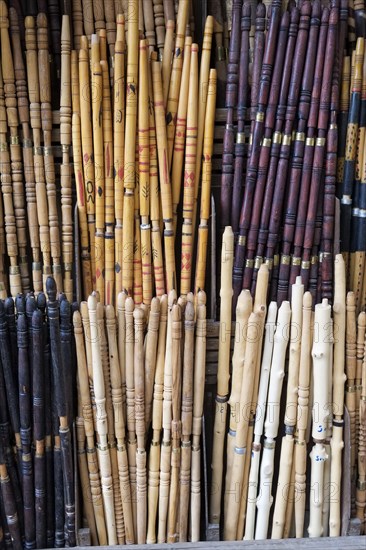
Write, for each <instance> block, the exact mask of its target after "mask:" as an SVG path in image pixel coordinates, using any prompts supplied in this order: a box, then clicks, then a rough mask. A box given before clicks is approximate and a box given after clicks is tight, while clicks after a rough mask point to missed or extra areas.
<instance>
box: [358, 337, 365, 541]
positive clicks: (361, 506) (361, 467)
mask: <svg viewBox="0 0 366 550" xmlns="http://www.w3.org/2000/svg"><path fill="white" fill-rule="evenodd" d="M365 350H366V344H365V347H364V352H365ZM361 388H362V389H361V399H360V412H359V414H360V424H359V426H360V428H359V430H360V431H359V438H358V481H357V490H356V508H357V517H358V518H359V519H360V520H361V533H365V505H366V429H365V426H366V353H364V357H363V363H362V383H361Z"/></svg>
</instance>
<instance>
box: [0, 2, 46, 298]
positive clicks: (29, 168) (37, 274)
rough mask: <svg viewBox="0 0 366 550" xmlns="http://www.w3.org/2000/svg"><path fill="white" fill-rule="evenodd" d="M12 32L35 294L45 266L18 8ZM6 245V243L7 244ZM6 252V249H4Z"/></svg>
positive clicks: (13, 12) (13, 11)
mask: <svg viewBox="0 0 366 550" xmlns="http://www.w3.org/2000/svg"><path fill="white" fill-rule="evenodd" d="M9 16H10V32H11V40H12V50H13V63H14V73H15V84H16V88H17V99H18V113H19V121H20V123H21V125H22V131H23V165H24V166H25V167H26V169H25V170H24V179H25V194H26V202H27V217H28V231H29V238H30V245H31V249H32V280H33V288H34V291H35V292H40V291H41V290H42V266H41V254H40V252H41V251H40V240H39V224H38V217H37V199H36V186H35V181H36V180H35V175H34V165H33V153H32V140H31V129H30V116H29V99H28V87H27V77H26V71H25V65H24V60H23V49H22V45H21V43H20V34H19V26H18V14H17V11H16V9H14V8H12V7H10V8H9ZM4 244H5V243H4ZM4 250H5V248H4Z"/></svg>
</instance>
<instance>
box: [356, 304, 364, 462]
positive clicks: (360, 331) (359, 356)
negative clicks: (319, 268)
mask: <svg viewBox="0 0 366 550" xmlns="http://www.w3.org/2000/svg"><path fill="white" fill-rule="evenodd" d="M365 334H366V312H364V311H361V313H359V315H358V317H357V343H356V360H357V368H356V379H355V389H356V406H355V409H356V445H355V447H356V448H355V453H356V459H357V455H358V434H359V431H360V429H359V420H360V419H359V410H360V400H361V390H362V386H361V383H362V363H363V356H364V351H365V350H364V347H365Z"/></svg>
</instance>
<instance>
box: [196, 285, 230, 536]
mask: <svg viewBox="0 0 366 550" xmlns="http://www.w3.org/2000/svg"><path fill="white" fill-rule="evenodd" d="M206 330H207V329H206V294H205V292H204V291H203V290H201V291H199V293H198V296H197V320H196V342H195V357H194V378H193V387H194V392H193V421H192V457H191V461H192V466H191V515H190V522H191V541H192V542H198V541H199V540H200V518H201V447H200V438H201V432H202V414H203V399H204V388H205V382H204V381H205V365H206ZM229 341H230V340H229Z"/></svg>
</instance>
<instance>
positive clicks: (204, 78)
mask: <svg viewBox="0 0 366 550" xmlns="http://www.w3.org/2000/svg"><path fill="white" fill-rule="evenodd" d="M212 34H213V17H212V15H209V16H208V17H207V18H206V23H205V29H204V34H203V40H202V54H201V63H200V77H199V84H198V95H199V97H198V118H197V127H198V131H197V150H196V171H195V180H194V205H193V218H192V219H193V231H195V228H196V218H197V199H198V188H199V181H200V175H201V166H202V148H203V139H204V132H205V130H206V107H207V102H208V94H209V93H214V92H213V90H212V89H211V91H210V79H212V78H213V76H212V75H213V74H215V80H217V75H216V73H211V70H210V60H211V46H212ZM211 99H212V97H211ZM215 106H216V95H215V104H214V107H213V112H215Z"/></svg>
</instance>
